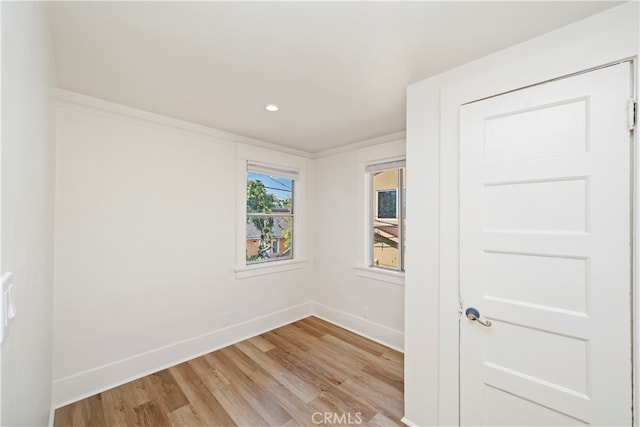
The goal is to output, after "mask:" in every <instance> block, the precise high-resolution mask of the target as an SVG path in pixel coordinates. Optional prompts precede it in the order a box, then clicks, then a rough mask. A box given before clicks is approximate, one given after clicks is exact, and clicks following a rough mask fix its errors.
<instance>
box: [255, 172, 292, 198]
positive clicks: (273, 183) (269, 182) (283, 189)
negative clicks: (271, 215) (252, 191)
mask: <svg viewBox="0 0 640 427" xmlns="http://www.w3.org/2000/svg"><path fill="white" fill-rule="evenodd" d="M247 180H251V181H261V182H262V184H264V187H265V189H266V190H267V194H273V196H274V197H276V198H277V199H278V200H286V199H290V198H291V187H292V183H293V180H291V179H288V178H272V177H270V176H267V175H262V174H259V173H254V172H247Z"/></svg>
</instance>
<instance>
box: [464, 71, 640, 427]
mask: <svg viewBox="0 0 640 427" xmlns="http://www.w3.org/2000/svg"><path fill="white" fill-rule="evenodd" d="M630 87H631V77H630V64H629V63H623V64H618V65H614V66H610V67H606V68H602V69H599V70H595V71H591V72H587V73H584V74H579V75H576V76H573V77H568V78H564V79H560V80H556V81H553V82H549V83H545V84H541V85H537V86H533V87H529V88H525V89H521V90H518V91H515V92H511V93H507V94H503V95H500V96H497V97H494V98H489V99H485V100H482V101H478V102H474V103H471V104H468V105H465V106H463V107H461V115H460V123H461V125H460V126H461V127H460V131H461V135H460V140H461V141H460V198H461V199H460V295H461V303H462V308H463V313H462V315H461V320H460V422H461V424H463V425H509V426H517V425H554V426H559V425H584V424H593V425H630V424H631V404H632V403H631V299H630V290H631V261H630V260H631V238H630V236H631V226H630V224H631V202H630V201H631V185H630V182H631V166H630V163H631V155H630V146H631V142H630V141H631V137H630V132H629V130H628V125H627V113H626V108H627V101H628V99H629V98H630V96H631V89H630ZM471 307H473V308H476V309H477V310H478V311H479V313H480V320H482V321H483V322H484V321H485V320H488V321H490V322H491V326H488V327H487V326H484V325H483V324H482V323H480V322H479V321H473V320H470V319H469V318H467V317H466V316H465V311H466V310H467V309H468V308H471Z"/></svg>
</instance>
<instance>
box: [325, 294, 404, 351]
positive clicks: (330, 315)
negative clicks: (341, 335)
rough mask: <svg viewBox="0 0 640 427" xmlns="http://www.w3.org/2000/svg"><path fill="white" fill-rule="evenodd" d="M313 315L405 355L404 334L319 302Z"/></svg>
mask: <svg viewBox="0 0 640 427" xmlns="http://www.w3.org/2000/svg"><path fill="white" fill-rule="evenodd" d="M313 315H314V316H316V317H319V318H320V319H322V320H326V321H327V322H331V323H333V324H335V325H337V326H340V327H342V328H344V329H348V330H350V331H351V332H355V333H356V334H358V335H362V336H363V337H365V338H369V339H370V340H373V341H376V342H378V343H380V344H382V345H386V346H387V347H391V348H392V349H394V350H398V351H400V352H403V353H404V332H402V331H398V330H396V329H391V328H389V327H388V326H384V325H381V324H379V323H375V322H372V321H371V320H369V319H364V318H362V317H358V316H355V315H353V314H351V313H347V312H344V311H341V310H338V309H335V308H333V307H329V306H328V305H324V304H322V303H319V302H314V303H313Z"/></svg>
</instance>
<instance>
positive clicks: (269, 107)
mask: <svg viewBox="0 0 640 427" xmlns="http://www.w3.org/2000/svg"><path fill="white" fill-rule="evenodd" d="M264 109H265V110H267V111H271V112H272V113H274V112H276V111H278V110H279V109H280V107H278V106H277V105H276V104H269V105H267V106H266V107H264Z"/></svg>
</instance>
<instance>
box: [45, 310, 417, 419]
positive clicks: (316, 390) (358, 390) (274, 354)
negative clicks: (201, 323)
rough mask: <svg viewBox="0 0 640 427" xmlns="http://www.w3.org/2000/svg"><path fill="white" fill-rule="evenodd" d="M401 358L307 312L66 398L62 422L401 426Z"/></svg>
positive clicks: (59, 415) (59, 413)
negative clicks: (226, 343) (201, 352)
mask: <svg viewBox="0 0 640 427" xmlns="http://www.w3.org/2000/svg"><path fill="white" fill-rule="evenodd" d="M403 385H404V373H403V356H402V353H399V352H397V351H395V350H392V349H389V348H387V347H385V346H382V345H380V344H378V343H375V342H373V341H370V340H368V339H365V338H363V337H361V336H359V335H356V334H354V333H351V332H349V331H346V330H344V329H342V328H338V327H336V326H334V325H332V324H330V323H327V322H325V321H323V320H320V319H318V318H316V317H308V318H306V319H303V320H300V321H298V322H295V323H292V324H290V325H287V326H283V327H281V328H278V329H275V330H273V331H271V332H267V333H265V334H262V335H260V336H257V337H254V338H251V339H249V340H246V341H242V342H240V343H238V344H235V345H232V346H229V347H226V348H223V349H221V350H218V351H214V352H212V353H209V354H206V355H204V356H202V357H199V358H197V359H193V360H191V361H189V362H185V363H182V364H180V365H177V366H173V367H171V368H169V369H165V370H164V371H160V372H157V373H155V374H153V375H149V376H147V377H144V378H141V379H139V380H136V381H132V382H130V383H127V384H124V385H122V386H120V387H117V388H114V389H111V390H108V391H105V392H103V393H100V394H97V395H95V396H92V397H89V398H87V399H85V400H82V401H80V402H76V403H73V404H71V405H68V406H64V407H62V408H60V409H58V410H56V413H55V421H54V426H55V427H63V426H91V427H93V426H154V427H156V426H167V425H173V426H236V425H238V426H282V425H284V426H314V425H351V426H353V425H363V426H364V425H366V426H401V425H403V424H402V422H401V421H400V418H401V417H402V413H403V398H404V395H403Z"/></svg>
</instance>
